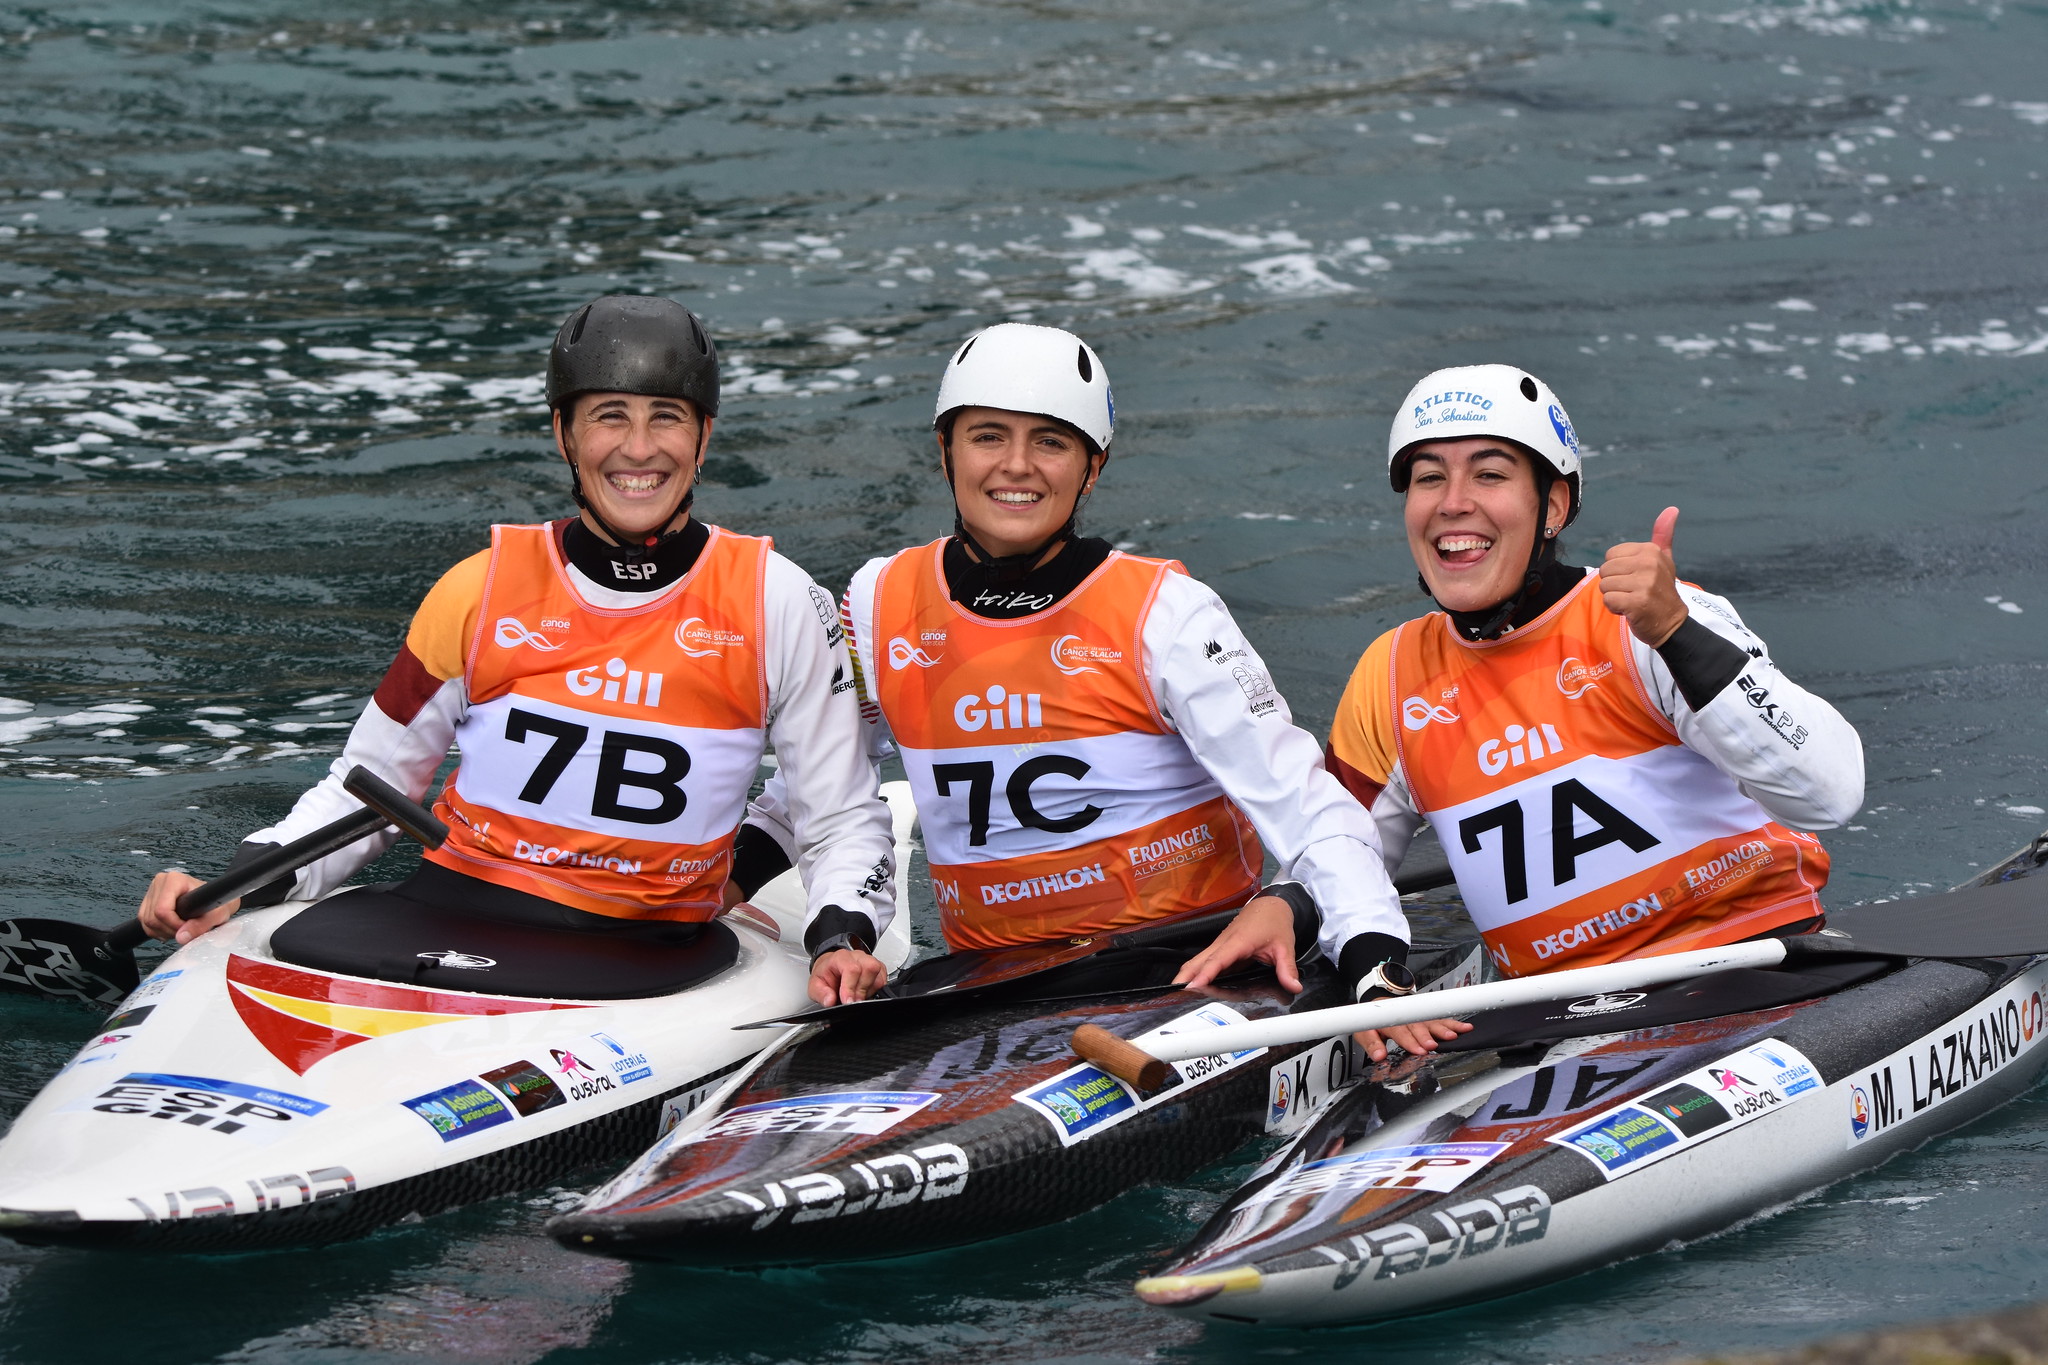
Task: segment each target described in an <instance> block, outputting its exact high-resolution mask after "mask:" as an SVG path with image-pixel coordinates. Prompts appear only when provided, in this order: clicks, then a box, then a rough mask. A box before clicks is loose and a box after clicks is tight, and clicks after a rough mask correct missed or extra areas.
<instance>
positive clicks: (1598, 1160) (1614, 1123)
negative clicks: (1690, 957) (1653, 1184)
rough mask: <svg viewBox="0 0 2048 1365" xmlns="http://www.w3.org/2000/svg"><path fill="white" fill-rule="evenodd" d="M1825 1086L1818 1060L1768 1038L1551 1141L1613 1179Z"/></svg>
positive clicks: (1609, 1111)
mask: <svg viewBox="0 0 2048 1365" xmlns="http://www.w3.org/2000/svg"><path fill="white" fill-rule="evenodd" d="M1819 1089H1820V1075H1819V1073H1818V1072H1816V1071H1815V1070H1814V1068H1813V1064H1812V1063H1811V1062H1809V1061H1807V1060H1806V1058H1805V1057H1804V1056H1802V1055H1800V1053H1799V1051H1798V1050H1797V1049H1796V1048H1793V1047H1791V1046H1789V1045H1787V1044H1785V1043H1781V1042H1779V1041H1778V1040H1777V1039H1775V1038H1768V1039H1765V1040H1764V1041H1763V1042H1761V1043H1756V1044H1753V1045H1751V1046H1749V1047H1746V1048H1744V1049H1742V1050H1741V1051H1740V1052H1737V1053H1735V1054H1733V1055H1732V1056H1728V1057H1723V1058H1722V1059H1721V1060H1720V1061H1718V1062H1714V1063H1712V1064H1711V1065H1708V1066H1703V1067H1701V1068H1700V1069H1699V1070H1697V1071H1693V1072H1689V1073H1687V1074H1686V1075H1684V1076H1681V1077H1679V1078H1678V1079H1677V1080H1676V1081H1674V1082H1672V1083H1671V1084H1669V1085H1666V1086H1664V1087H1663V1088H1662V1089H1660V1090H1656V1091H1653V1092H1651V1093H1650V1094H1648V1095H1644V1096H1643V1097H1642V1098H1640V1099H1638V1100H1635V1101H1633V1102H1631V1103H1628V1104H1624V1105H1620V1106H1618V1107H1617V1108H1614V1109H1610V1110H1608V1111H1607V1112H1606V1113H1604V1114H1601V1115H1600V1116H1598V1117H1597V1118H1595V1119H1594V1120H1593V1121H1592V1122H1591V1123H1586V1124H1582V1125H1580V1126H1579V1127H1577V1128H1574V1129H1573V1130H1572V1131H1570V1132H1567V1133H1561V1134H1559V1135H1557V1136H1555V1137H1552V1138H1548V1139H1546V1140H1547V1141H1549V1142H1553V1143H1555V1144H1557V1145H1558V1146H1560V1147H1564V1148H1567V1149H1569V1150H1571V1151H1574V1152H1577V1153H1578V1154H1579V1155H1581V1156H1583V1157H1585V1158H1586V1159H1587V1160H1588V1161H1590V1162H1592V1163H1593V1164H1594V1165H1595V1166H1597V1167H1598V1168H1599V1169H1600V1174H1601V1175H1602V1177H1604V1178H1605V1179H1608V1180H1612V1179H1614V1178H1615V1177H1616V1176H1619V1175H1626V1174H1627V1173H1628V1172H1630V1171H1632V1170H1636V1169H1638V1168H1639V1167H1642V1166H1647V1165H1650V1164H1651V1163H1653V1162H1657V1161H1662V1160H1663V1159H1664V1158H1665V1157H1667V1156H1670V1155H1672V1154H1673V1153H1675V1152H1679V1151H1682V1150H1684V1149H1685V1148H1686V1147H1689V1146H1691V1145H1692V1144H1694V1143H1696V1142H1704V1141H1707V1140H1708V1139H1710V1138H1713V1137H1717V1136H1719V1135H1720V1134H1722V1133H1725V1132H1729V1131H1731V1130H1732V1129H1735V1128H1738V1127H1740V1126H1741V1125H1742V1124H1745V1123H1748V1122H1749V1121H1750V1120H1752V1119H1757V1118H1761V1117H1763V1116H1764V1115H1765V1114H1768V1113H1770V1112H1771V1111H1772V1110H1774V1109H1777V1108H1779V1107H1780V1106H1782V1105H1784V1104H1786V1103H1788V1102H1790V1101H1792V1100H1795V1099H1797V1098H1798V1097H1799V1096H1801V1095H1805V1094H1811V1093H1815V1092H1817V1091H1818V1090H1819Z"/></svg>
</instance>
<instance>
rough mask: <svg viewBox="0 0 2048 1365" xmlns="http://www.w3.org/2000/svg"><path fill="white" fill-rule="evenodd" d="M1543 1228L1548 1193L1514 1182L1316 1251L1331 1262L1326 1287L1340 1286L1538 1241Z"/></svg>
mask: <svg viewBox="0 0 2048 1365" xmlns="http://www.w3.org/2000/svg"><path fill="white" fill-rule="evenodd" d="M1549 1231H1550V1196H1549V1195H1547V1194H1545V1193H1544V1192H1543V1191H1542V1190H1541V1189H1540V1188H1539V1187H1537V1186H1535V1185H1517V1186H1516V1187H1515V1188H1514V1189H1511V1190H1502V1191H1501V1192H1500V1193H1499V1194H1496V1195H1494V1196H1493V1197H1492V1198H1490V1199H1489V1198H1479V1199H1468V1200H1466V1201H1465V1202H1463V1203H1460V1204H1453V1205H1451V1206H1450V1207H1449V1208H1446V1209H1432V1210H1431V1211H1430V1213H1429V1214H1428V1216H1427V1217H1425V1218H1421V1219H1418V1220H1417V1221H1415V1222H1413V1223H1389V1224H1388V1225H1387V1226H1385V1227H1383V1228H1374V1229H1373V1230H1372V1231H1370V1232H1359V1233H1353V1234H1352V1235H1351V1236H1349V1237H1344V1238H1340V1239H1339V1240H1337V1241H1334V1242H1325V1243H1324V1244H1323V1245H1321V1246H1319V1247H1317V1248H1316V1251H1317V1252H1318V1253H1319V1254H1321V1255H1323V1256H1326V1257H1328V1258H1329V1259H1330V1260H1331V1261H1333V1262H1335V1263H1336V1266H1337V1275H1336V1278H1335V1279H1334V1280H1332V1281H1331V1283H1330V1288H1331V1289H1332V1290H1341V1289H1348V1288H1350V1287H1351V1285H1352V1284H1353V1283H1355V1282H1356V1281H1358V1280H1360V1279H1374V1280H1387V1279H1392V1278H1393V1277H1394V1276H1396V1275H1406V1274H1408V1273H1410V1272H1411V1271H1417V1270H1433V1269H1435V1268H1436V1267H1437V1266H1441V1265H1448V1264H1450V1263H1451V1262H1452V1261H1460V1260H1464V1259H1466V1258H1468V1257H1472V1256H1483V1255H1485V1254H1486V1253H1487V1252H1489V1251H1494V1250H1497V1249H1498V1248H1500V1247H1504V1246H1508V1247H1511V1246H1521V1245H1524V1244H1525V1243H1529V1242H1536V1241H1541V1240H1542V1239H1543V1237H1544V1235H1545V1234H1546V1233H1548V1232H1549Z"/></svg>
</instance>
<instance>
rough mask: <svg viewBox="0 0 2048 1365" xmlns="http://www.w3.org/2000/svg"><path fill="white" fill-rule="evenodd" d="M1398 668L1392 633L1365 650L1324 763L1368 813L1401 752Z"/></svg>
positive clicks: (1333, 726) (1340, 704) (1348, 687)
mask: <svg viewBox="0 0 2048 1365" xmlns="http://www.w3.org/2000/svg"><path fill="white" fill-rule="evenodd" d="M1393 666H1394V632H1393V631H1391V630H1390V631H1388V632H1387V633H1386V634H1384V635H1382V636H1380V638H1379V639H1377V640H1374V641H1373V642H1372V644H1370V645H1369V646H1367V647H1366V651H1365V654H1364V655H1363V656H1362V657H1361V658H1360V659H1359V661H1358V667H1356V668H1354V669H1352V670H1351V681H1350V682H1348V683H1346V684H1345V686H1344V695H1343V697H1342V698H1340V699H1339V700H1338V702H1337V719H1336V720H1335V721H1334V722H1333V723H1332V724H1331V726H1330V744H1329V747H1328V748H1327V749H1326V750H1325V751H1324V754H1323V757H1324V761H1325V763H1326V764H1327V765H1328V766H1329V769H1330V772H1331V774H1332V775H1333V776H1335V777H1336V779H1337V780H1338V781H1339V782H1341V783H1343V784H1344V786H1345V789H1346V790H1348V791H1349V792H1350V793H1351V794H1352V795H1353V796H1355V797H1357V798H1358V799H1359V801H1360V803H1362V804H1363V805H1364V806H1365V807H1366V808H1367V809H1371V807H1372V803H1373V802H1374V801H1376V800H1378V799H1379V794H1380V791H1381V789H1383V788H1384V787H1385V786H1386V785H1387V779H1388V778H1389V777H1391V776H1392V775H1393V772H1394V761H1395V758H1396V756H1397V753H1398V751H1397V749H1396V747H1395V743H1394V711H1393V703H1392V700H1391V698H1392V695H1393V693H1392V691H1391V688H1390V684H1389V682H1388V676H1389V674H1390V672H1391V670H1392V669H1393Z"/></svg>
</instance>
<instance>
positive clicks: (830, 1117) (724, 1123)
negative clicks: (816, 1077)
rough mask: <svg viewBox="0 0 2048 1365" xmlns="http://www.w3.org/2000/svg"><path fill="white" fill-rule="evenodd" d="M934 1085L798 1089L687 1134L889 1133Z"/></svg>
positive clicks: (690, 1138) (932, 1095)
mask: <svg viewBox="0 0 2048 1365" xmlns="http://www.w3.org/2000/svg"><path fill="white" fill-rule="evenodd" d="M938 1097H939V1095H938V1092H937V1091H935V1090H849V1091H843V1092H838V1093H834V1094H829V1095H798V1096H795V1097H793V1098H790V1099H786V1100H763V1101H762V1102H761V1103H759V1104H743V1105H741V1106H740V1107H739V1108H737V1109H728V1110H726V1111H725V1112H724V1113H723V1114H720V1115H719V1116H718V1117H717V1118H716V1119H714V1120H712V1121H711V1122H710V1123H707V1124H705V1125H704V1126H703V1127H702V1128H699V1129H698V1130H697V1131H695V1132H694V1133H690V1134H688V1135H687V1136H685V1137H684V1138H683V1141H684V1142H704V1141H708V1140H710V1139H712V1138H726V1137H760V1136H762V1135H764V1134H769V1133H777V1134H780V1133H834V1134H855V1133H858V1134H866V1135H868V1136H873V1135H875V1134H877V1133H886V1132H888V1131H889V1130H890V1129H891V1128H894V1127H895V1126H896V1125H897V1124H899V1123H901V1122H903V1120H905V1119H907V1118H909V1117H910V1116H911V1115H912V1114H915V1113H916V1112H917V1111H918V1110H920V1109H923V1108H924V1107H925V1106H926V1105H928V1104H930V1103H932V1102H933V1101H934V1100H936V1099H938Z"/></svg>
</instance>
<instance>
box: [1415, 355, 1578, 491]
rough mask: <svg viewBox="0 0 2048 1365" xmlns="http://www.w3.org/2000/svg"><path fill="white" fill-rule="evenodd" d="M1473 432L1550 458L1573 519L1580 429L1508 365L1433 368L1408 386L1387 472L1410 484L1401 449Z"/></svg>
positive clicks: (1546, 391) (1535, 383)
mask: <svg viewBox="0 0 2048 1365" xmlns="http://www.w3.org/2000/svg"><path fill="white" fill-rule="evenodd" d="M1474 436H1493V437H1497V438H1499V439H1501V440H1506V441H1513V442H1514V443H1515V444H1516V445H1518V446H1520V447H1522V448H1523V449H1524V450H1526V451H1528V452H1529V453H1530V454H1532V455H1534V456H1535V457H1536V458H1537V459H1539V460H1541V461H1543V463H1544V464H1546V465H1548V466H1549V467H1550V469H1551V470H1552V471H1554V472H1555V474H1556V476H1557V477H1558V478H1561V479H1563V480H1564V481H1565V483H1566V485H1567V486H1568V487H1569V488H1570V490H1571V508H1570V510H1569V511H1567V512H1566V513H1565V518H1564V524H1565V525H1566V526H1569V525H1571V523H1572V521H1573V519H1574V518H1576V517H1577V516H1578V515H1579V465H1580V460H1579V437H1578V433H1577V432H1576V431H1574V430H1573V429H1572V419H1571V418H1570V417H1568V416H1566V415H1565V410H1564V405H1563V404H1562V403H1560V402H1558V401H1557V395H1556V394H1554V393H1552V392H1551V391H1550V386H1549V385H1548V384H1545V383H1544V382H1543V381H1542V380H1540V379H1538V378H1537V377H1536V376H1535V375H1533V374H1530V373H1528V372H1527V371H1526V370H1519V369H1517V368H1515V367H1514V366H1513V365H1461V366H1457V367H1456V368H1453V369H1448V370H1438V371H1436V372H1435V373H1434V374H1429V375H1425V376H1423V379H1422V382H1420V383H1419V384H1417V385H1416V386H1415V387H1414V388H1412V389H1410V390H1409V391H1408V397H1407V399H1406V400H1405V401H1404V402H1403V403H1402V404H1401V409H1400V411H1399V412H1397V413H1395V414H1394V428H1393V430H1392V431H1391V432H1390V433H1388V436H1387V477H1388V479H1389V480H1390V481H1391V482H1392V483H1393V485H1394V491H1395V492H1396V493H1402V492H1406V491H1407V489H1408V463H1409V462H1408V459H1407V456H1408V453H1409V452H1410V451H1412V450H1413V449H1414V448H1415V447H1416V446H1418V445H1421V444H1422V443H1423V442H1425V441H1462V440H1468V439H1470V438H1471V437H1474ZM1541 472H1542V471H1540V470H1539V471H1538V473H1539V474H1540V473H1541ZM1543 483H1544V485H1545V486H1546V487H1547V486H1548V481H1547V480H1544V481H1543ZM1559 529H1560V530H1562V529H1563V527H1560V528H1559Z"/></svg>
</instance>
